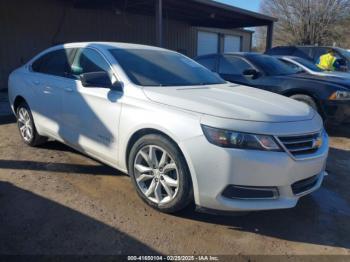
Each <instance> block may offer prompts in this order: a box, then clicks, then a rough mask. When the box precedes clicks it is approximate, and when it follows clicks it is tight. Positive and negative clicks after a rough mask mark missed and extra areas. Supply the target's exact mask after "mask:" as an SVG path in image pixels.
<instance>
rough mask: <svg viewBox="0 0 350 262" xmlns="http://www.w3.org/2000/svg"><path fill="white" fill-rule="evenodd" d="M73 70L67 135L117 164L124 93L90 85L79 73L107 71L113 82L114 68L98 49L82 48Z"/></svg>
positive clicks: (65, 118)
mask: <svg viewBox="0 0 350 262" xmlns="http://www.w3.org/2000/svg"><path fill="white" fill-rule="evenodd" d="M72 71H73V74H74V75H75V76H76V80H75V85H74V86H73V87H72V89H71V90H65V92H64V94H63V122H64V127H65V128H64V133H65V138H66V140H67V141H68V142H69V143H71V144H73V145H75V146H76V147H78V148H80V149H81V150H82V151H85V152H88V153H91V154H93V155H94V156H97V157H101V158H103V159H105V160H107V161H108V162H110V163H111V164H115V163H116V161H117V142H118V123H119V116H120V112H121V103H120V99H121V97H122V95H123V93H122V92H119V91H112V90H110V89H108V88H100V87H88V88H87V87H84V86H82V84H81V81H80V80H79V75H80V74H83V73H91V72H100V71H105V72H108V73H109V74H110V77H111V80H112V82H113V81H114V80H115V76H114V74H113V72H112V68H111V67H110V65H109V64H108V62H107V61H106V59H105V58H104V57H103V55H102V54H100V53H99V52H98V51H97V50H95V49H92V48H82V49H78V50H77V52H76V56H75V58H74V61H73V63H72Z"/></svg>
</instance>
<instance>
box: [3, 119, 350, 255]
mask: <svg viewBox="0 0 350 262" xmlns="http://www.w3.org/2000/svg"><path fill="white" fill-rule="evenodd" d="M330 132H331V135H332V137H331V151H330V157H329V162H328V167H327V169H328V171H329V173H330V175H329V176H328V177H327V178H326V179H325V182H324V185H323V187H322V188H321V189H320V190H319V191H317V192H315V193H313V194H312V195H311V196H307V197H305V198H303V199H302V200H301V201H300V202H299V204H298V206H297V207H296V208H294V209H290V210H280V211H269V212H257V213H250V214H248V215H246V216H232V217H227V216H214V215H207V214H201V213H196V212H194V211H193V210H192V209H188V210H185V211H183V212H182V213H180V214H178V215H166V214H162V213H159V212H157V211H155V210H153V209H151V208H149V207H148V206H146V205H145V204H144V203H143V202H142V201H141V200H140V199H139V198H138V197H137V195H136V192H135V190H134V189H133V187H132V184H131V181H130V179H129V178H128V177H127V176H125V175H123V174H121V173H119V172H118V171H117V170H114V169H112V168H109V167H107V166H105V165H103V164H101V163H99V162H96V161H94V160H92V159H90V158H88V157H86V156H84V155H82V154H80V153H77V152H75V151H74V150H71V149H70V148H68V147H66V146H64V145H62V144H60V143H57V142H49V143H47V144H45V145H43V146H41V147H40V148H37V149H33V148H30V147H27V146H25V145H24V144H23V143H22V142H21V140H20V137H19V134H18V132H17V129H16V125H15V123H13V121H12V118H9V117H3V116H0V254H49V255H52V254H84V255H88V254H104V255H105V254H109V255H112V254H143V255H144V254H186V255H190V254H200V255H203V254H212V255H215V254H239V255H257V254H267V255H270V254H282V255H285V254H288V255H297V254H299V255H300V254H342V255H350V190H349V185H350V128H349V127H341V128H335V129H334V130H331V131H330Z"/></svg>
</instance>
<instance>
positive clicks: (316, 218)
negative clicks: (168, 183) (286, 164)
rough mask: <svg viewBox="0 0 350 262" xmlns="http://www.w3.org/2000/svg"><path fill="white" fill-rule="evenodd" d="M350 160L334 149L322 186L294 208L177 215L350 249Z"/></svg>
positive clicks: (260, 233) (276, 236)
mask: <svg viewBox="0 0 350 262" xmlns="http://www.w3.org/2000/svg"><path fill="white" fill-rule="evenodd" d="M349 160H350V151H346V150H339V149H334V148H332V149H331V150H330V157H329V161H328V167H327V169H328V171H329V173H330V175H329V176H327V177H326V178H325V181H324V184H323V186H322V187H321V188H320V189H319V190H318V191H316V192H314V193H312V194H311V195H309V196H306V197H304V198H301V199H300V201H299V203H298V205H297V206H296V207H295V208H293V209H286V210H274V211H273V210H272V211H262V212H251V213H232V214H231V215H230V216H229V215H227V216H223V215H219V216H218V215H213V214H205V213H197V212H194V211H193V209H192V208H187V209H186V210H184V211H183V212H181V213H179V214H178V216H180V217H181V218H185V219H190V220H196V221H202V222H205V223H210V224H214V225H223V226H227V227H228V228H230V229H232V230H238V231H242V232H249V233H254V234H259V235H263V236H269V237H274V238H278V239H283V240H287V241H293V242H300V243H309V244H317V245H325V246H332V247H341V248H350V191H349V184H350V176H349V170H350V161H349Z"/></svg>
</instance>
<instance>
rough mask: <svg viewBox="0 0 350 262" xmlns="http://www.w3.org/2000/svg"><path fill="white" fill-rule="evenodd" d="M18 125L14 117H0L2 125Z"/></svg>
mask: <svg viewBox="0 0 350 262" xmlns="http://www.w3.org/2000/svg"><path fill="white" fill-rule="evenodd" d="M12 123H16V118H15V117H14V116H13V115H8V116H0V125H7V124H12Z"/></svg>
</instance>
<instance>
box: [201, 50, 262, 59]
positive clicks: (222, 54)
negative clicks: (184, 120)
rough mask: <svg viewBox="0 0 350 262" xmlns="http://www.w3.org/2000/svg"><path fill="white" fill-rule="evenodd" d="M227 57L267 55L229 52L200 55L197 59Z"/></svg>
mask: <svg viewBox="0 0 350 262" xmlns="http://www.w3.org/2000/svg"><path fill="white" fill-rule="evenodd" d="M225 55H235V56H242V57H248V56H256V55H261V56H265V54H261V53H257V52H228V53H214V54H208V55H200V56H197V57H195V59H201V58H206V57H212V56H225ZM266 56H268V55H266Z"/></svg>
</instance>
